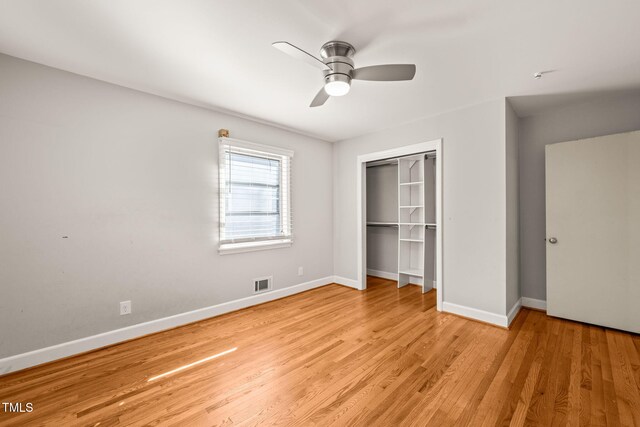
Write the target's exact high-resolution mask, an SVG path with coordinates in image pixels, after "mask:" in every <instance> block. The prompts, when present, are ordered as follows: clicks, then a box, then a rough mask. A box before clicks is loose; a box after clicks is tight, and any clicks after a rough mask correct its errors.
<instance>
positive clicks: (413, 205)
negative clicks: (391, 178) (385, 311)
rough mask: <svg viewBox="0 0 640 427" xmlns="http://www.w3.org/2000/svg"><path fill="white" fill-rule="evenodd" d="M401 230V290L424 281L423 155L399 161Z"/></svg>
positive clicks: (399, 244)
mask: <svg viewBox="0 0 640 427" xmlns="http://www.w3.org/2000/svg"><path fill="white" fill-rule="evenodd" d="M398 227H399V231H398V287H402V286H405V285H408V284H409V283H411V282H412V281H414V282H415V281H423V277H424V233H425V205H424V154H420V155H415V156H408V157H401V158H399V159H398ZM415 279H418V280H415Z"/></svg>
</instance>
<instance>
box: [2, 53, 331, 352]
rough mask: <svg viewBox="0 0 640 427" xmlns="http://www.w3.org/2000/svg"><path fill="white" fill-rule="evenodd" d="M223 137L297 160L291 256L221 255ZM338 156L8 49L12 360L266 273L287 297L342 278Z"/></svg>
mask: <svg viewBox="0 0 640 427" xmlns="http://www.w3.org/2000/svg"><path fill="white" fill-rule="evenodd" d="M219 128H228V129H230V130H231V133H232V136H233V137H236V138H239V139H246V140H249V141H255V142H260V143H264V144H271V145H276V146H281V147H285V148H288V149H292V150H294V151H295V157H294V160H293V215H294V239H295V241H294V244H293V246H292V247H291V248H285V249H276V250H268V251H261V252H252V253H244V254H234V255H223V256H219V255H218V251H217V238H218V200H217V197H218V190H217V156H218V154H217V137H216V135H217V130H218V129H219ZM331 156H332V146H331V144H329V143H326V142H323V141H319V140H315V139H311V138H308V137H304V136H300V135H298V134H294V133H291V132H287V131H284V130H281V129H277V128H274V127H270V126H265V125H262V124H258V123H255V122H252V121H248V120H244V119H240V118H236V117H231V116H227V115H223V114H218V113H214V112H211V111H209V110H205V109H201V108H197V107H193V106H189V105H185V104H181V103H178V102H174V101H170V100H166V99H163V98H159V97H156V96H152V95H147V94H143V93H140V92H136V91H133V90H129V89H125V88H122V87H118V86H114V85H110V84H107V83H103V82H99V81H97V80H92V79H89V78H84V77H81V76H78V75H74V74H71V73H67V72H63V71H59V70H55V69H52V68H48V67H45V66H42V65H37V64H34V63H30V62H26V61H22V60H19V59H15V58H11V57H8V56H5V55H0V182H1V183H2V185H0V201H1V203H2V205H1V209H0V234H1V235H0V260H2V267H1V268H0V284H1V287H2V288H1V290H0V292H1V296H0V325H2V327H1V328H0V357H5V356H9V355H14V354H18V353H22V352H25V351H29V350H34V349H38V348H42V347H46V346H49V345H53V344H57V343H61V342H65V341H69V340H73V339H77V338H81V337H85V336H89V335H93V334H97V333H100V332H105V331H109V330H113V329H117V328H121V327H124V326H128V325H132V324H136V323H140V322H144V321H149V320H152V319H157V318H161V317H165V316H170V315H173V314H177V313H182V312H186V311H189V310H194V309H197V308H201V307H206V306H210V305H214V304H218V303H222V302H226V301H231V300H235V299H238V298H242V297H247V296H249V295H251V294H252V285H253V283H252V279H253V278H255V277H260V276H265V275H273V276H274V287H275V288H276V289H280V288H284V287H288V286H292V285H296V284H299V283H302V282H306V281H310V280H313V279H318V278H322V277H327V276H331V275H332V274H333V271H332V270H333V259H332V255H331V254H332V250H333V248H332V233H331V230H332V209H333V207H332V203H333V201H332V188H331V185H332V184H331V183H332V157H331ZM62 236H68V238H67V239H63V238H62ZM298 266H304V276H302V277H299V276H298V275H297V268H298ZM129 299H130V300H132V301H133V314H132V315H129V316H120V315H119V312H118V310H119V309H118V302H119V301H123V300H129Z"/></svg>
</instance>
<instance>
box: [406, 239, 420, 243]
mask: <svg viewBox="0 0 640 427" xmlns="http://www.w3.org/2000/svg"><path fill="white" fill-rule="evenodd" d="M400 241H401V242H414V243H424V240H422V239H400Z"/></svg>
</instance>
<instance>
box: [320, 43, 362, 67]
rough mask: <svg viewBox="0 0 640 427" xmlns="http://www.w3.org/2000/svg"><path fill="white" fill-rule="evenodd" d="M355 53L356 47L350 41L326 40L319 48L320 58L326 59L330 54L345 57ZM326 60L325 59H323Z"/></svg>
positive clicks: (350, 56)
mask: <svg viewBox="0 0 640 427" xmlns="http://www.w3.org/2000/svg"><path fill="white" fill-rule="evenodd" d="M355 53H356V48H355V47H353V46H352V45H351V43H347V42H341V41H335V40H333V41H330V42H326V43H325V44H323V45H322V47H321V48H320V56H321V57H322V59H328V58H331V57H332V56H342V57H346V58H352V57H353V55H355ZM325 62H326V61H325Z"/></svg>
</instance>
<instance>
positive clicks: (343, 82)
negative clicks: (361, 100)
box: [324, 74, 351, 96]
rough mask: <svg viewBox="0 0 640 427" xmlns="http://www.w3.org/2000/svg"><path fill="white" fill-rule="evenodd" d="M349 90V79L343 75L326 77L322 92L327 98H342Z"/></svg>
mask: <svg viewBox="0 0 640 427" xmlns="http://www.w3.org/2000/svg"><path fill="white" fill-rule="evenodd" d="M349 89H351V78H350V77H349V76H347V75H345V74H331V75H329V76H327V78H326V79H325V84H324V91H325V92H327V95H329V96H343V95H346V94H348V93H349Z"/></svg>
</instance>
